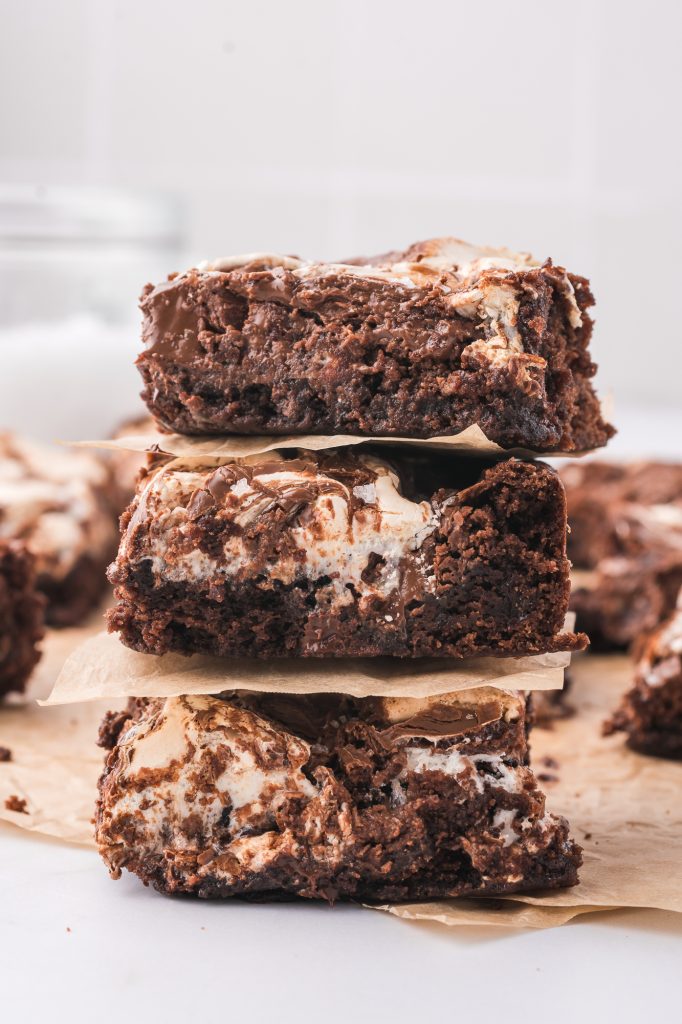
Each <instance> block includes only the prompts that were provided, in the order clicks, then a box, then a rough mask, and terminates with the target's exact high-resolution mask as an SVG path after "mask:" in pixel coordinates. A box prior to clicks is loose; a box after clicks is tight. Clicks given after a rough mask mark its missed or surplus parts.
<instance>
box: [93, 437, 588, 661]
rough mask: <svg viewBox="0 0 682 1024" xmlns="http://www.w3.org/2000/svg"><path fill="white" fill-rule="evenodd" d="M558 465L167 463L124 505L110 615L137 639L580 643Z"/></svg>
mask: <svg viewBox="0 0 682 1024" xmlns="http://www.w3.org/2000/svg"><path fill="white" fill-rule="evenodd" d="M565 526H566V510H565V499H564V493H563V488H562V486H561V483H560V481H559V479H558V477H557V475H556V473H555V472H554V471H553V470H551V469H550V468H549V467H547V466H543V465H540V464H537V463H530V462H522V461H518V460H511V461H501V462H496V463H490V462H485V461H483V460H475V459H463V458H461V457H459V458H458V457H450V456H442V457H441V456H434V457H430V458H428V459H424V458H423V457H420V456H414V455H411V454H410V453H409V452H405V451H404V450H403V449H401V450H395V451H393V450H391V453H390V454H388V453H387V450H386V449H383V448H382V449H381V451H380V453H379V454H377V452H376V451H363V452H355V451H352V450H349V449H338V450H330V451H327V452H322V453H312V452H305V451H301V450H299V451H298V452H296V453H291V454H289V455H282V454H277V453H268V454H266V455H263V456H254V457H252V458H250V459H246V460H241V461H239V460H237V461H233V462H229V463H225V464H224V465H221V466H219V467H218V468H215V467H213V468H199V467H195V468H194V469H193V470H192V471H188V470H180V471H178V470H176V469H175V468H174V467H173V466H172V465H169V466H162V467H161V468H158V469H156V470H155V471H153V472H151V473H150V474H149V475H147V477H145V479H144V480H143V481H141V484H140V489H139V492H138V495H137V497H136V499H135V501H134V503H133V505H132V506H131V508H130V509H129V511H128V512H127V513H126V515H125V516H124V518H123V520H122V527H123V529H122V538H121V545H120V548H119V553H118V558H117V560H116V562H115V563H114V565H113V566H112V569H111V572H110V578H111V580H112V582H113V583H114V587H115V597H116V601H117V604H116V607H115V608H114V609H113V610H112V612H111V613H110V616H109V624H110V628H111V629H112V630H114V631H118V632H119V633H120V636H121V639H122V640H123V642H124V643H125V644H126V645H127V646H129V647H132V648H133V649H135V650H139V651H144V652H147V653H153V654H163V653H166V652H168V651H175V652H178V653H183V654H193V653H204V654H213V655H221V656H222V655H232V656H247V657H254V656H256V657H266V658H268V657H293V656H299V657H300V656H304V657H347V656H348V657H373V656H378V655H382V656H394V657H434V656H447V657H455V658H463V657H472V656H476V655H481V654H487V655H498V656H510V655H526V654H540V653H547V652H550V651H560V650H577V649H581V648H582V647H583V646H584V644H585V642H586V640H585V638H584V636H581V635H575V634H573V633H566V632H563V624H564V616H565V613H566V610H567V606H568V598H569V564H568V560H567V558H566V552H565Z"/></svg>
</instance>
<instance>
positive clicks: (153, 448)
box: [72, 424, 585, 459]
mask: <svg viewBox="0 0 682 1024" xmlns="http://www.w3.org/2000/svg"><path fill="white" fill-rule="evenodd" d="M72 443H73V444H74V445H75V446H76V447H83V448H112V449H119V450H122V451H132V452H154V453H159V454H165V455H172V456H175V457H176V458H182V459H188V458H191V459H196V458H198V459H201V458H223V459H235V458H246V457H247V456H249V455H262V454H264V453H265V452H271V451H276V450H278V449H281V450H282V449H287V448H306V449H307V450H308V451H315V452H317V451H323V450H324V449H326V448H347V447H351V446H354V445H361V444H379V445H383V444H392V445H396V444H400V445H406V446H408V447H422V448H427V449H431V450H441V451H451V452H460V453H461V454H463V455H464V454H471V455H504V456H505V457H510V456H518V457H519V458H553V459H558V458H563V459H573V458H579V457H580V456H581V455H584V454H585V452H560V451H547V452H534V451H531V450H529V449H527V448H502V447H500V445H499V444H496V443H495V441H491V440H490V439H489V438H488V437H486V435H485V434H484V433H483V431H482V430H481V428H480V427H479V426H478V424H474V425H473V426H471V427H467V428H466V430H462V431H460V433H458V434H444V435H442V436H439V437H430V438H414V437H358V436H356V435H354V434H330V435H324V434H297V435H282V436H278V437H277V436H256V435H254V436H250V435H245V434H231V435H223V436H220V437H207V436H200V437H189V436H186V435H184V434H163V433H161V432H158V433H154V434H136V435H131V436H129V437H118V438H113V439H109V440H104V441H75V442H72Z"/></svg>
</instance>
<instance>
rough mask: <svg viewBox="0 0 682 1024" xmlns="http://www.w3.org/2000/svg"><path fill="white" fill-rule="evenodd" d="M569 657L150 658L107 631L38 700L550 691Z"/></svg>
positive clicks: (83, 649) (88, 644)
mask: <svg viewBox="0 0 682 1024" xmlns="http://www.w3.org/2000/svg"><path fill="white" fill-rule="evenodd" d="M569 661H570V655H569V654H538V655H533V656H532V657H527V658H469V659H464V660H461V661H460V660H457V659H454V658H450V659H446V658H437V659H434V658H419V659H415V660H412V659H400V658H349V659H345V658H343V659H342V658H329V659H318V658H295V659H294V658H281V659H278V660H267V661H266V660H263V661H257V660H255V659H250V658H214V657H208V656H206V655H192V656H190V657H184V656H183V655H179V654H164V655H161V656H155V655H150V654H139V653H138V652H137V651H131V650H128V648H127V647H124V646H123V644H122V643H121V642H120V641H119V639H118V638H117V637H115V636H112V635H109V634H107V633H99V634H98V635H97V636H94V637H91V638H90V639H89V640H86V641H85V643H84V644H82V645H81V646H80V647H78V648H76V650H75V651H73V653H72V654H71V655H70V656H69V658H68V659H67V660H66V662H65V664H64V667H63V668H62V671H61V672H60V674H59V678H58V679H57V682H56V684H55V687H54V689H53V691H52V693H51V694H50V696H49V699H48V700H47V701H46V702H45V704H46V705H54V704H66V703H72V702H74V701H89V700H99V699H101V698H103V697H108V698H111V699H119V698H121V697H173V696H182V695H183V694H200V693H209V694H210V693H221V692H222V691H223V690H256V691H258V692H261V693H271V692H273V691H276V690H286V692H287V693H347V694H350V695H351V696H353V697H432V696H436V695H437V694H440V693H455V692H458V691H460V690H471V689H474V688H475V687H477V686H496V687H497V688H498V689H504V690H558V689H561V687H562V685H563V674H564V667H565V666H566V665H568V663H569Z"/></svg>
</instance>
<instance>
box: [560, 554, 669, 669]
mask: <svg viewBox="0 0 682 1024" xmlns="http://www.w3.org/2000/svg"><path fill="white" fill-rule="evenodd" d="M680 587H682V552H675V551H673V552H671V553H670V554H669V555H667V556H666V555H664V554H662V553H661V554H659V553H656V552H652V553H650V554H643V555H639V556H637V557H631V558H628V557H626V556H620V557H618V558H605V559H603V560H602V561H601V562H599V564H598V567H597V568H596V569H595V570H594V572H593V573H590V575H589V578H588V581H587V582H586V583H583V584H580V585H578V586H576V587H575V588H574V589H573V590H572V592H571V608H572V609H573V611H574V612H575V613H576V622H577V623H578V625H579V628H580V629H583V630H585V632H586V633H587V634H588V636H589V638H590V643H591V645H592V649H593V650H595V651H611V650H620V649H624V648H629V647H631V646H632V644H633V643H635V642H636V641H637V640H638V638H639V637H641V636H642V635H643V634H645V633H647V632H649V631H650V630H652V629H654V628H655V627H656V626H657V625H658V624H659V623H660V622H661V621H662V620H663V619H664V618H665V617H666V616H667V615H669V614H670V612H671V611H672V610H673V608H674V607H675V603H676V600H677V594H678V592H679V590H680Z"/></svg>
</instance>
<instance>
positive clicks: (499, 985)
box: [0, 825, 682, 1024]
mask: <svg viewBox="0 0 682 1024" xmlns="http://www.w3.org/2000/svg"><path fill="white" fill-rule="evenodd" d="M681 854H682V851H681ZM681 952H682V914H672V913H662V912H660V911H657V912H654V911H643V910H640V911H614V912H608V913H599V914H595V915H591V916H589V917H582V918H577V919H576V920H575V921H573V922H571V923H569V924H566V925H563V926H562V927H560V928H554V929H551V930H545V931H530V930H527V931H520V930H519V931H514V930H510V929H506V928H478V927H462V928H447V927H445V926H442V925H435V924H434V925H428V924H412V923H407V922H404V921H399V920H397V919H396V918H393V917H391V916H389V915H388V914H384V913H381V912H378V911H377V912H374V911H369V910H362V909H360V908H356V907H349V906H337V907H334V908H332V909H330V908H328V907H326V906H318V905H314V904H310V905H308V904H304V905H301V904H281V905H257V904H242V903H238V902H228V903H207V902H202V901H192V900H178V899H169V898H165V897H161V896H159V895H157V894H156V893H154V892H153V891H151V890H148V889H144V888H143V886H142V885H141V884H140V883H139V882H137V881H136V880H135V879H134V878H132V877H130V876H128V877H124V878H122V879H121V880H120V881H118V882H112V881H110V879H109V878H108V876H107V873H106V871H105V869H104V867H103V865H102V864H101V863H100V861H99V859H98V857H97V855H96V854H95V853H94V852H92V851H89V850H85V849H82V848H78V847H69V846H66V845H64V844H61V843H53V842H49V841H47V840H39V839H36V838H34V837H31V836H28V835H24V834H22V833H21V832H20V830H19V829H16V828H14V827H13V826H11V825H3V826H0V976H1V977H2V978H3V981H4V984H3V986H2V991H1V994H0V1018H1V1019H2V1020H3V1021H7V1022H8V1024H10V1022H11V1024H24V1022H29V1021H30V1022H31V1024H35V1022H39V1021H47V1020H49V1021H51V1022H53V1024H61V1022H62V1021H70V1022H72V1024H80V1022H81V1021H82V1022H85V1021H88V1022H89V1021H97V1022H98V1024H108V1022H110V1021H111V1022H117V1024H121V1022H126V1024H128V1022H131V1021H138V1020H148V1021H163V1022H168V1024H174V1022H176V1021H178V1022H180V1021H183V1022H184V1021H197V1022H201V1024H204V1022H206V1024H210V1022H213V1021H220V1022H223V1021H239V1022H250V1021H254V1022H260V1021H277V1022H281V1024H289V1022H294V1021H296V1022H298V1021H321V1022H323V1024H337V1022H344V1024H345V1022H351V1021H358V1022H360V1021H376V1022H381V1021H389V1022H391V1024H393V1022H395V1024H402V1022H405V1024H407V1022H410V1024H413V1022H414V1021H415V1020H416V1021H420V1020H421V1021H426V1020H428V1019H430V1018H439V1017H441V1015H443V1017H442V1019H443V1020H445V1021H448V1020H452V1019H455V1018H456V1017H459V1016H460V1014H461V1015H463V1016H464V1017H465V1018H466V1019H473V1020H474V1021H475V1022H476V1024H487V1022H488V1021H490V1022H492V1021H495V1022H497V1021H504V1022H505V1024H514V1022H516V1021H519V1022H522V1021H523V1022H529V1024H535V1022H540V1021H543V1022H545V1021H548V1022H551V1024H563V1022H567V1024H568V1022H571V1024H575V1021H576V1020H583V1021H587V1022H593V1021H600V1020H604V1021H607V1020H617V1021H618V1022H619V1024H627V1022H630V1021H632V1022H635V1021H642V1020H643V1019H645V1018H646V1017H647V1016H650V1015H651V1013H652V1012H653V1011H655V1014H656V1018H657V1019H660V1020H675V1019H677V1018H678V1014H679V963H680V954H681Z"/></svg>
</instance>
